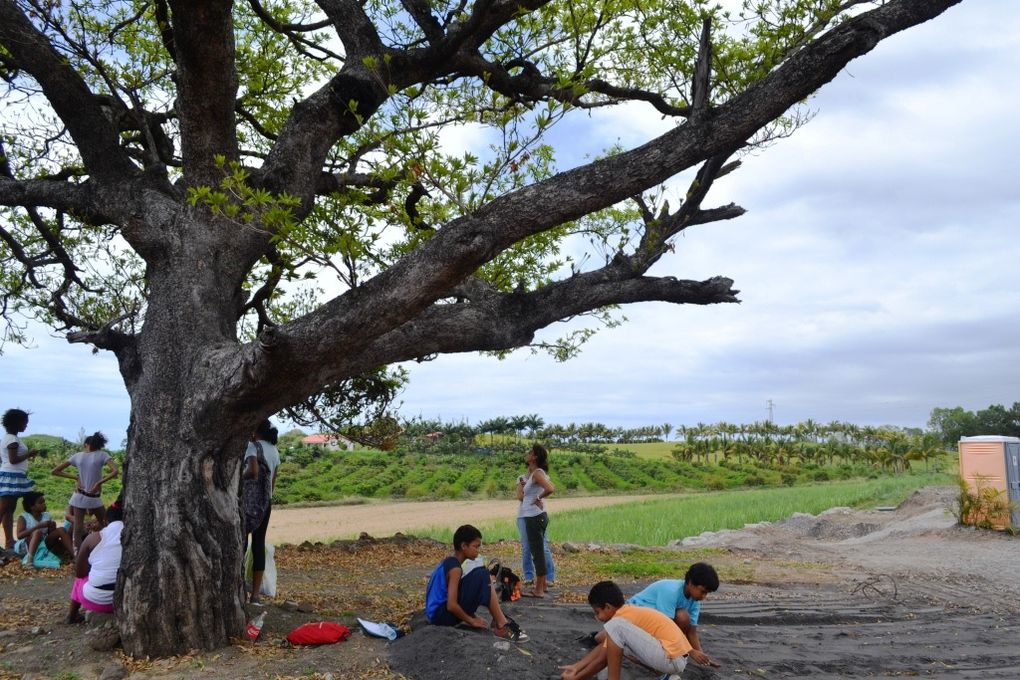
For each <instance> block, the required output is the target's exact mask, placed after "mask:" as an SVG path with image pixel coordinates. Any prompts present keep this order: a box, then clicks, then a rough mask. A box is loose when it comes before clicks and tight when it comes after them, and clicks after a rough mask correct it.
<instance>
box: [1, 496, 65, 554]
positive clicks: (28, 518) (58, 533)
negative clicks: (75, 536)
mask: <svg viewBox="0 0 1020 680" xmlns="http://www.w3.org/2000/svg"><path fill="white" fill-rule="evenodd" d="M21 506H22V507H23V508H24V509H25V512H23V513H21V515H20V516H19V517H18V524H17V527H16V529H15V532H14V535H15V536H17V538H18V540H17V542H15V544H14V552H16V553H18V554H19V555H22V556H23V557H24V561H23V562H22V563H23V564H24V565H25V566H26V567H34V566H36V565H35V559H36V557H37V556H39V548H40V546H45V547H46V549H47V550H49V551H50V552H52V553H54V554H57V553H58V551H60V549H61V548H63V552H64V554H65V555H66V556H67V558H68V559H70V557H71V556H72V555H74V551H73V550H72V548H71V537H70V536H69V535H68V533H67V532H66V531H64V529H63V528H62V527H58V526H57V523H56V522H54V521H53V519H52V518H51V517H50V513H48V512H46V497H45V496H43V495H42V494H41V493H39V492H38V491H29V492H28V493H26V494H25V495H24V497H22V499H21ZM49 559H54V558H52V557H51V558H49ZM54 565H55V566H57V562H56V560H54Z"/></svg>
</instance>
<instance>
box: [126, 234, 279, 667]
mask: <svg viewBox="0 0 1020 680" xmlns="http://www.w3.org/2000/svg"><path fill="white" fill-rule="evenodd" d="M176 226H177V229H178V238H176V239H171V240H169V241H168V242H169V243H170V244H172V245H171V247H170V249H169V252H167V253H166V254H165V257H164V258H162V259H161V260H160V261H159V262H157V263H155V264H153V265H152V266H151V267H150V270H149V273H150V285H151V289H152V295H151V299H150V306H149V309H148V310H147V313H146V321H145V326H144V327H143V329H142V331H141V333H140V334H139V337H138V342H137V344H136V346H134V347H132V348H130V349H129V350H125V351H130V352H131V355H130V360H128V361H122V362H121V368H122V372H123V373H124V379H125V383H126V384H127V385H128V392H129V395H130V397H131V424H130V428H129V432H128V451H127V459H126V462H125V468H126V469H125V483H124V504H125V527H126V530H125V534H124V539H123V545H124V551H123V560H122V564H121V571H120V577H119V580H118V589H117V593H118V598H119V600H118V603H117V617H118V623H119V626H120V630H121V639H122V640H123V644H124V649H125V651H126V652H127V653H129V654H132V655H136V656H151V655H157V656H164V655H172V654H180V653H182V652H184V651H187V650H191V649H206V650H208V649H215V648H217V647H222V646H224V645H226V644H229V641H230V639H231V638H233V637H237V636H239V635H240V634H241V633H242V630H243V626H244V610H243V608H242V602H243V591H242V581H241V566H242V554H241V539H242V536H241V524H240V514H239V510H238V508H239V505H238V484H239V481H240V464H241V457H242V454H243V452H244V447H245V442H246V441H247V440H248V438H249V435H250V433H251V432H252V430H253V429H254V424H255V422H256V421H257V420H258V419H259V418H261V417H264V416H265V415H267V412H266V410H265V409H264V408H262V409H260V406H259V404H258V403H250V402H249V403H243V402H242V401H240V400H237V399H231V395H230V394H225V393H224V392H223V389H222V385H223V383H224V377H223V375H222V372H223V371H224V370H225V369H226V368H227V367H226V366H224V365H223V364H221V363H218V362H217V361H216V360H215V358H214V355H212V354H211V353H210V348H222V347H224V346H228V347H233V348H234V351H236V348H237V347H238V343H237V338H236V337H235V336H234V335H233V333H234V330H233V329H234V321H235V320H236V318H237V314H238V310H239V309H240V304H241V300H240V289H241V281H242V278H243V274H242V272H243V270H244V263H243V258H244V256H243V254H242V253H241V249H236V248H230V247H227V246H225V245H223V242H227V241H228V239H226V238H223V235H222V234H221V236H220V238H219V241H220V243H219V244H218V245H215V246H213V247H211V246H210V245H209V241H210V240H212V237H211V236H210V235H213V234H216V233H217V232H218V231H222V230H223V229H224V228H226V227H224V225H221V224H217V223H215V222H212V223H206V222H202V221H188V220H187V219H186V218H185V217H182V218H181V219H179V220H178V221H177V223H176ZM228 226H229V225H228Z"/></svg>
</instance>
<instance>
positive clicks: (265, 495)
mask: <svg viewBox="0 0 1020 680" xmlns="http://www.w3.org/2000/svg"><path fill="white" fill-rule="evenodd" d="M255 451H256V457H257V460H258V471H259V474H258V476H257V477H254V478H252V479H242V481H241V484H242V486H241V507H242V508H243V510H244V531H245V533H248V534H250V533H253V532H255V531H256V530H257V529H258V528H259V527H260V526H262V521H263V520H264V519H265V518H266V513H267V512H269V504H270V503H271V502H272V500H273V478H272V476H271V475H270V474H269V464H268V463H266V457H265V456H264V455H263V453H262V444H260V443H258V442H255Z"/></svg>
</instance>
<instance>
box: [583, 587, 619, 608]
mask: <svg viewBox="0 0 1020 680" xmlns="http://www.w3.org/2000/svg"><path fill="white" fill-rule="evenodd" d="M623 603H624V599H623V591H622V590H620V586H618V585H616V584H615V583H613V582H612V581H599V582H598V583H596V584H595V585H593V586H592V587H591V590H590V591H588V604H590V605H591V606H592V607H605V606H606V605H607V604H611V605H613V606H614V607H622V606H623Z"/></svg>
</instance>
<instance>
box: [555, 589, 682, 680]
mask: <svg viewBox="0 0 1020 680" xmlns="http://www.w3.org/2000/svg"><path fill="white" fill-rule="evenodd" d="M588 604H590V605H591V608H592V611H594V612H595V618H597V619H598V620H599V621H601V622H602V623H603V624H605V626H604V627H605V631H606V640H605V642H603V643H602V644H601V645H599V646H598V647H595V649H593V650H591V651H590V652H588V654H587V655H586V656H585V657H584V658H583V659H581V660H580V661H578V662H576V663H573V664H570V665H569V666H561V667H560V670H562V671H563V675H562V678H563V680H587V678H590V677H593V676H594V675H596V674H599V677H600V678H608V680H619V678H620V668H621V665H622V663H623V657H624V656H626V657H627V658H629V659H631V660H632V661H634V662H636V663H639V664H641V665H642V666H646V667H648V668H651V669H652V670H654V671H656V672H658V673H664V674H666V675H667V676H669V677H670V679H671V680H675V679H677V678H679V677H680V674H681V673H683V671H684V668H686V667H687V655H688V654H689V653H690V651H691V649H692V647H691V643H690V642H688V640H687V638H686V637H685V636H684V634H683V632H682V631H681V630H680V629H679V628H678V627H677V625H676V624H675V623H674V622H673V620H672V619H670V618H669V617H668V616H666V615H665V614H663V613H662V612H659V611H656V610H654V609H650V608H648V607H638V606H635V605H630V604H627V603H626V602H625V601H624V598H623V593H622V592H621V591H620V588H619V587H618V586H617V585H616V584H615V583H613V582H612V581H601V582H599V583H596V584H595V585H594V586H592V589H591V591H590V592H589V593H588ZM603 669H605V671H606V672H605V673H599V672H600V671H602V670H603Z"/></svg>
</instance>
